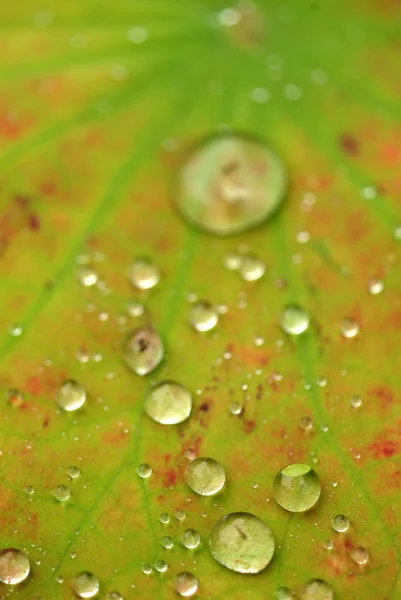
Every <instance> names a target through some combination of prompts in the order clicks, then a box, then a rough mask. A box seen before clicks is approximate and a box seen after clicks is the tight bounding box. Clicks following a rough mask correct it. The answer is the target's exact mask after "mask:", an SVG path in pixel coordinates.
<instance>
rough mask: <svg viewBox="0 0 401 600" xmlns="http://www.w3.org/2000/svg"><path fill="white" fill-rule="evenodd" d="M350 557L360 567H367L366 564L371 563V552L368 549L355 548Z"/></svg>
mask: <svg viewBox="0 0 401 600" xmlns="http://www.w3.org/2000/svg"><path fill="white" fill-rule="evenodd" d="M350 555H351V558H352V560H353V561H354V562H355V563H357V564H358V565H366V563H367V562H369V552H368V551H367V550H366V548H362V546H359V547H358V548H354V549H353V550H352V551H351V554H350Z"/></svg>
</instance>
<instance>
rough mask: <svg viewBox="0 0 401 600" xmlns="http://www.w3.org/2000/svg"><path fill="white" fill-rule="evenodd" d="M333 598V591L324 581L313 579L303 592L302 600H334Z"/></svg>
mask: <svg viewBox="0 0 401 600" xmlns="http://www.w3.org/2000/svg"><path fill="white" fill-rule="evenodd" d="M333 598H334V595H333V590H332V588H331V587H330V585H329V584H328V583H327V581H324V579H311V580H310V581H308V582H307V583H306V585H305V586H304V588H303V590H302V592H301V600H333Z"/></svg>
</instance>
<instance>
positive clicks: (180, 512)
mask: <svg viewBox="0 0 401 600" xmlns="http://www.w3.org/2000/svg"><path fill="white" fill-rule="evenodd" d="M174 516H175V518H176V519H177V521H183V520H184V519H185V518H186V516H187V513H186V512H185V510H182V509H181V508H177V510H175V511H174Z"/></svg>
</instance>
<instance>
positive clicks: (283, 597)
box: [274, 587, 294, 600]
mask: <svg viewBox="0 0 401 600" xmlns="http://www.w3.org/2000/svg"><path fill="white" fill-rule="evenodd" d="M293 599H294V594H293V593H292V591H291V590H290V588H288V587H280V588H278V589H277V590H276V591H275V592H274V600H293Z"/></svg>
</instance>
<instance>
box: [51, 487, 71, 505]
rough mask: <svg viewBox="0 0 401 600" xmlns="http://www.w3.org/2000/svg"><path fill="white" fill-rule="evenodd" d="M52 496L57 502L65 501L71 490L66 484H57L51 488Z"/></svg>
mask: <svg viewBox="0 0 401 600" xmlns="http://www.w3.org/2000/svg"><path fill="white" fill-rule="evenodd" d="M53 496H54V497H55V499H56V500H58V501H59V502H66V501H67V500H69V498H70V496H71V490H70V488H69V487H67V486H66V485H58V486H57V487H56V489H55V490H53Z"/></svg>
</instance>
